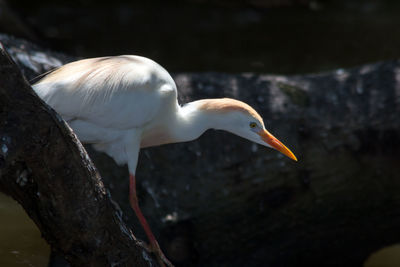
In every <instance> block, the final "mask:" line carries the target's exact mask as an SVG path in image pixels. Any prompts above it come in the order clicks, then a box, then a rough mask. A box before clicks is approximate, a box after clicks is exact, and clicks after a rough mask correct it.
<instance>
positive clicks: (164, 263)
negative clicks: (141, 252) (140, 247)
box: [147, 241, 174, 267]
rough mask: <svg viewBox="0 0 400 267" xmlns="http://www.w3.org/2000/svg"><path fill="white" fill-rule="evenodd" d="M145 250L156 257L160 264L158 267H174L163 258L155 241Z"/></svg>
mask: <svg viewBox="0 0 400 267" xmlns="http://www.w3.org/2000/svg"><path fill="white" fill-rule="evenodd" d="M147 249H148V251H149V252H152V253H154V254H155V255H156V257H157V261H158V264H160V266H162V267H165V266H168V267H174V265H173V264H172V263H171V262H170V261H169V260H168V259H167V257H165V255H164V253H163V252H162V250H161V248H160V246H159V245H158V242H157V241H155V242H154V243H153V244H150V245H149V246H147Z"/></svg>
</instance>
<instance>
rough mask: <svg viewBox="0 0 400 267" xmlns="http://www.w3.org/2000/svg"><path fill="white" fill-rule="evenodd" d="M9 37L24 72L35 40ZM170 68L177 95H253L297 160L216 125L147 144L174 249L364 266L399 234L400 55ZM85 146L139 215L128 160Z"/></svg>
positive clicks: (256, 260) (151, 198) (156, 226)
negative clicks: (299, 71)
mask: <svg viewBox="0 0 400 267" xmlns="http://www.w3.org/2000/svg"><path fill="white" fill-rule="evenodd" d="M2 38H3V40H6V41H7V42H6V43H7V44H8V45H9V47H10V51H11V52H12V55H13V56H14V57H15V58H16V59H17V61H19V63H20V65H21V68H22V69H24V70H25V73H27V75H28V76H29V73H31V74H34V73H35V71H32V70H33V68H32V67H31V66H32V65H33V66H36V68H39V67H38V66H41V68H42V66H43V65H42V64H41V63H39V62H38V61H36V60H35V55H37V54H38V53H40V49H39V48H37V47H35V46H31V45H28V44H25V48H24V49H21V48H20V49H19V50H18V52H15V51H16V49H15V48H13V47H15V46H17V44H18V42H20V41H18V40H13V39H10V38H8V37H4V36H3V37H2ZM42 54H43V55H44V56H47V55H48V56H49V57H50V58H53V61H54V59H59V60H60V61H62V62H64V60H65V59H67V58H65V57H64V58H61V57H58V56H57V55H56V54H52V53H42ZM22 55H25V56H22ZM19 58H24V59H29V60H26V62H23V61H20V60H19ZM67 60H71V59H67ZM27 62H28V64H27ZM43 62H45V60H43ZM48 65H49V66H50V65H51V64H48ZM54 65H56V64H54ZM165 67H166V68H167V69H168V66H165ZM46 68H47V67H46ZM46 68H44V69H46ZM44 69H43V68H42V69H41V70H44ZM30 77H33V75H31V76H30ZM174 78H175V79H176V82H177V85H178V90H179V94H180V100H181V102H187V101H190V100H195V99H200V98H208V97H223V96H226V97H234V98H237V99H241V100H243V101H245V102H247V103H249V104H250V105H252V106H253V107H255V109H256V110H258V111H259V113H260V114H261V115H262V116H263V117H264V120H265V122H266V125H267V127H268V128H269V129H270V131H271V132H272V133H273V134H274V135H275V136H277V137H278V138H279V139H280V140H281V141H283V142H284V143H285V144H286V145H287V146H288V147H289V148H291V149H292V151H293V152H294V153H295V154H296V156H297V157H298V158H299V162H298V163H294V162H292V161H290V160H288V159H286V158H283V157H282V156H281V155H280V154H278V153H277V152H275V151H272V150H270V149H267V148H264V147H260V146H258V145H255V144H252V143H249V142H248V141H246V140H243V139H241V138H239V137H235V136H232V135H230V134H228V133H224V132H214V131H210V132H207V133H205V134H204V135H203V136H202V137H201V138H200V139H199V140H197V141H194V142H191V143H183V144H173V145H166V146H162V147H155V148H150V149H144V150H143V151H142V152H141V157H140V159H139V167H138V171H137V176H138V190H139V198H140V201H141V206H142V208H143V210H144V213H145V215H146V216H147V217H148V219H149V222H150V224H151V225H152V227H153V230H155V233H156V236H158V237H159V241H161V242H160V243H161V246H162V247H163V248H164V250H165V252H166V254H167V256H168V257H169V258H170V259H171V260H172V261H174V262H175V263H177V264H181V265H184V266H187V265H198V266H221V265H222V266H296V265H297V266H299V265H301V266H326V265H334V264H336V265H338V266H360V265H361V264H362V262H363V261H364V260H365V258H366V257H367V256H368V255H369V253H370V252H372V251H374V250H376V249H378V248H380V247H382V246H385V245H388V244H392V243H395V242H398V241H399V240H400V228H399V227H398V225H399V224H400V210H399V209H398V207H399V205H400V197H399V194H398V192H399V191H400V179H399V171H400V167H399V159H400V137H399V136H400V120H399V114H400V113H399V112H400V61H389V62H383V63H377V64H371V65H366V66H362V67H360V68H354V69H350V70H337V71H335V72H329V73H322V74H312V75H304V76H277V75H255V74H238V75H231V74H221V73H187V74H183V73H182V74H176V75H174ZM89 152H90V154H91V158H92V159H93V160H94V162H95V163H96V166H97V167H98V168H99V171H100V173H101V174H102V175H103V177H105V178H104V180H105V181H104V182H105V184H106V186H107V187H108V188H109V189H110V191H111V195H112V196H113V197H114V199H115V200H116V201H117V202H118V203H119V204H120V205H121V208H122V210H123V215H124V218H125V219H127V220H128V221H129V223H131V224H134V225H136V224H137V222H136V219H135V217H134V215H133V213H132V212H131V211H130V209H129V204H128V198H127V193H128V177H127V169H126V168H125V167H122V168H121V167H118V166H116V165H115V164H114V163H113V161H112V160H111V159H110V158H108V157H107V156H105V155H104V154H99V153H95V152H93V151H92V150H90V151H89ZM65 164H67V162H66V163H65ZM134 229H135V230H136V229H137V230H138V229H139V228H138V227H135V228H134ZM135 234H136V232H135ZM138 235H139V236H143V235H141V233H138Z"/></svg>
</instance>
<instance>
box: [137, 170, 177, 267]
mask: <svg viewBox="0 0 400 267" xmlns="http://www.w3.org/2000/svg"><path fill="white" fill-rule="evenodd" d="M129 201H130V203H131V207H132V209H133V210H134V211H135V213H136V216H137V218H138V219H139V222H140V224H141V225H142V227H143V229H144V231H145V232H146V235H147V238H148V239H149V241H150V249H151V250H152V251H153V252H154V253H155V254H156V256H157V260H158V262H159V264H160V265H161V266H163V267H164V266H165V264H166V265H167V266H173V265H172V263H171V262H170V261H169V260H168V259H167V258H166V257H165V256H164V253H163V252H162V251H161V248H160V246H159V245H158V242H157V240H156V238H155V237H154V235H153V232H152V231H151V229H150V226H149V224H148V223H147V221H146V218H144V216H143V213H142V211H141V210H140V207H139V203H138V199H137V196H136V179H135V175H133V174H129ZM164 263H165V264H164Z"/></svg>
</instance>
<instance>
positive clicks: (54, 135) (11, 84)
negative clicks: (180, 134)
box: [0, 44, 152, 266]
mask: <svg viewBox="0 0 400 267" xmlns="http://www.w3.org/2000/svg"><path fill="white" fill-rule="evenodd" d="M0 81H1V83H0V129H1V130H0V190H1V191H3V192H5V193H7V194H9V195H11V196H12V197H13V198H14V199H16V200H17V201H18V202H19V203H20V204H21V205H22V206H23V207H24V209H25V210H26V212H27V213H28V214H29V216H30V217H31V218H32V219H33V221H34V222H35V223H36V224H37V226H38V227H39V229H40V231H41V232H42V234H43V237H44V238H45V239H46V240H47V241H48V242H49V244H50V245H51V246H52V248H53V249H55V250H57V251H58V252H60V253H61V254H63V255H64V256H65V258H66V259H67V260H68V261H69V262H70V263H71V265H72V266H132V265H135V266H150V265H151V264H152V260H151V259H150V258H149V256H148V255H147V253H146V252H145V251H144V249H143V247H142V246H140V244H139V242H138V241H137V240H136V239H135V237H134V236H133V234H132V233H131V231H130V229H129V228H128V227H127V226H126V225H125V224H124V222H123V221H122V218H121V214H120V211H119V210H118V207H117V206H115V205H114V204H113V202H112V200H111V198H110V196H109V194H108V193H107V190H106V189H105V187H104V185H103V182H102V181H101V178H100V176H99V174H98V172H97V170H96V169H95V167H94V165H93V163H92V162H91V160H90V159H89V157H88V155H87V153H86V151H85V149H84V148H83V147H82V145H81V144H80V142H79V141H78V140H77V139H76V136H75V135H74V134H73V133H72V132H71V131H70V130H69V127H68V126H67V125H66V124H65V122H64V121H63V120H62V119H61V118H60V117H59V116H58V115H57V114H56V113H55V112H54V111H52V110H50V109H49V108H48V107H47V106H46V105H45V104H44V103H43V102H42V101H41V100H40V99H39V98H38V97H37V96H36V95H35V93H34V92H33V91H32V89H31V88H30V86H29V83H27V81H26V80H25V79H24V78H23V76H22V75H21V73H20V71H19V69H18V67H17V66H16V65H15V64H14V63H13V62H12V61H11V59H10V58H9V57H8V55H7V53H6V52H5V50H4V48H3V47H2V46H1V44H0Z"/></svg>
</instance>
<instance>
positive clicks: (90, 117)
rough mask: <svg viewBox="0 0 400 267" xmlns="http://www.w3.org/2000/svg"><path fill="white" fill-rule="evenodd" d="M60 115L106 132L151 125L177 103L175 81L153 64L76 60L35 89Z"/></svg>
mask: <svg viewBox="0 0 400 267" xmlns="http://www.w3.org/2000/svg"><path fill="white" fill-rule="evenodd" d="M33 88H34V90H35V92H36V93H37V94H38V95H39V96H40V97H41V98H42V99H43V100H44V101H45V102H46V103H47V104H49V105H50V106H51V107H52V108H54V109H55V110H56V111H57V112H58V113H59V114H60V115H61V116H63V117H64V118H68V119H79V120H84V121H88V122H91V123H93V124H96V125H98V126H100V127H104V128H115V129H129V128H133V127H141V126H143V125H145V124H146V123H148V122H149V121H151V120H152V119H153V118H154V116H156V114H157V113H158V112H160V108H161V107H162V105H165V104H166V102H171V107H172V108H173V106H174V105H176V101H177V100H176V98H177V92H176V85H175V82H174V81H173V79H172V77H171V76H170V75H169V74H168V72H167V71H166V70H164V69H163V68H162V67H161V66H160V65H158V64H157V63H155V62H154V61H152V60H150V59H147V58H143V57H138V56H117V57H103V58H92V59H85V60H80V61H75V62H72V63H69V64H67V65H64V66H63V67H61V68H59V69H57V70H55V71H54V72H51V73H50V74H49V75H47V76H46V77H44V78H43V79H42V80H40V81H39V82H38V83H36V84H35V85H34V86H33Z"/></svg>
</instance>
